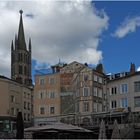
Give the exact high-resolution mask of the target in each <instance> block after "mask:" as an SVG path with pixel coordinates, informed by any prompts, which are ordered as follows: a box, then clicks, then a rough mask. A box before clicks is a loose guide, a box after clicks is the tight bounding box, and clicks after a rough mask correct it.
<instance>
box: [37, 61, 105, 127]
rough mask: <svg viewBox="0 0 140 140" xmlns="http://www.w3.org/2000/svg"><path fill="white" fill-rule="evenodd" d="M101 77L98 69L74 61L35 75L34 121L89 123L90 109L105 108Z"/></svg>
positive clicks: (103, 77)
mask: <svg viewBox="0 0 140 140" xmlns="http://www.w3.org/2000/svg"><path fill="white" fill-rule="evenodd" d="M57 66H58V65H57ZM57 68H58V67H57ZM54 69H55V68H54ZM58 69H59V68H58ZM51 78H53V79H54V81H55V82H54V83H53V84H50V83H49V81H50V79H51ZM105 80H106V78H105V75H104V73H103V72H102V69H101V71H100V70H98V69H92V68H89V67H88V66H87V64H81V63H78V62H76V61H74V62H72V63H70V64H67V65H65V66H63V67H61V69H59V71H57V72H56V73H52V74H46V75H36V76H35V91H34V115H35V119H34V121H35V125H38V124H45V123H46V122H51V121H62V122H66V123H74V124H76V123H80V124H82V123H84V122H87V121H88V123H90V122H91V121H92V120H91V115H92V114H93V113H96V112H103V111H106V100H105V97H106V83H105ZM50 91H51V92H53V93H55V95H53V96H54V97H53V99H51V98H50V97H49V96H50V95H49V94H50ZM51 107H53V108H54V113H53V114H51V113H50V112H51Z"/></svg>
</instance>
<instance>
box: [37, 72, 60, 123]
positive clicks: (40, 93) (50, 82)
mask: <svg viewBox="0 0 140 140" xmlns="http://www.w3.org/2000/svg"><path fill="white" fill-rule="evenodd" d="M58 115H60V73H52V74H46V75H36V76H35V88H34V124H35V125H41V124H43V123H45V122H54V121H58V120H57V116H58Z"/></svg>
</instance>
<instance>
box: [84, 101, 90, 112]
mask: <svg viewBox="0 0 140 140" xmlns="http://www.w3.org/2000/svg"><path fill="white" fill-rule="evenodd" d="M88 111H89V102H83V112H88Z"/></svg>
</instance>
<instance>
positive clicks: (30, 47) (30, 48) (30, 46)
mask: <svg viewBox="0 0 140 140" xmlns="http://www.w3.org/2000/svg"><path fill="white" fill-rule="evenodd" d="M31 50H32V45H31V38H29V52H31Z"/></svg>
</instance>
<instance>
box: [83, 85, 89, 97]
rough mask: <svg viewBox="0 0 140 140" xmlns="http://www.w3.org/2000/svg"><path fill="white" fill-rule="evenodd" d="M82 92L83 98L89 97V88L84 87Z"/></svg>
mask: <svg viewBox="0 0 140 140" xmlns="http://www.w3.org/2000/svg"><path fill="white" fill-rule="evenodd" d="M83 90H84V91H83V96H85V97H87V96H89V88H88V87H85V88H84V89H83Z"/></svg>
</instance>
